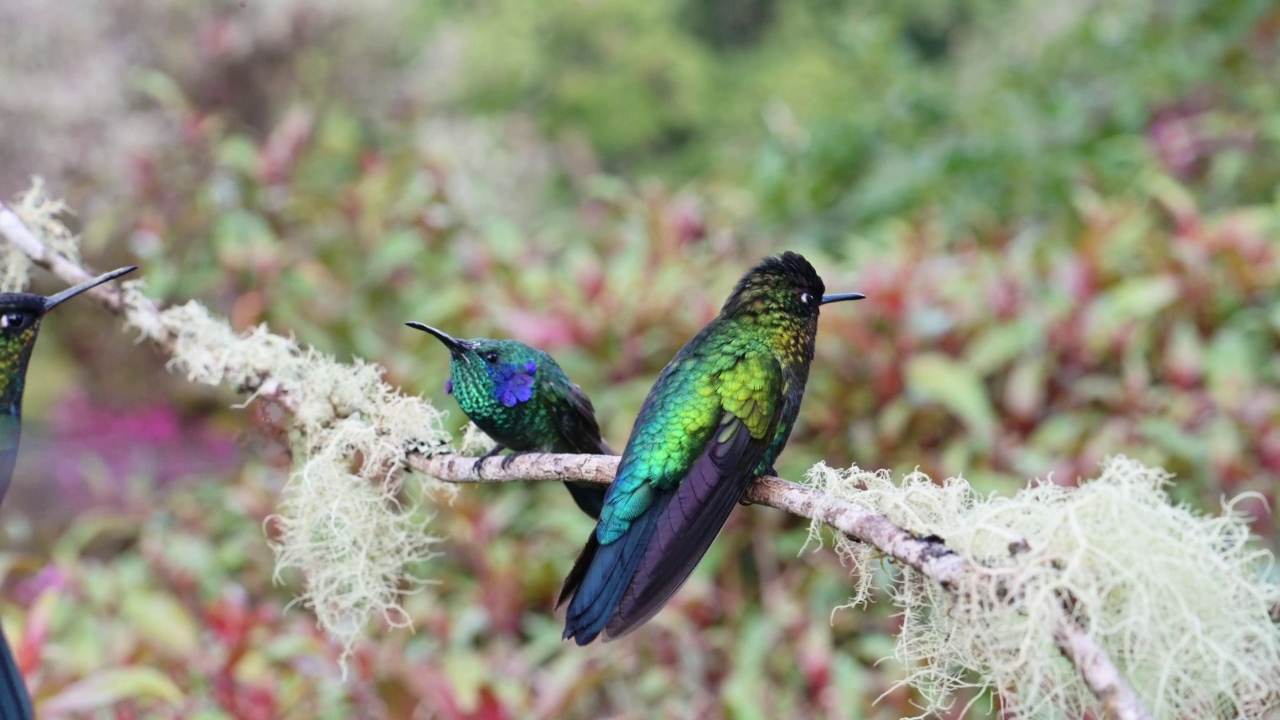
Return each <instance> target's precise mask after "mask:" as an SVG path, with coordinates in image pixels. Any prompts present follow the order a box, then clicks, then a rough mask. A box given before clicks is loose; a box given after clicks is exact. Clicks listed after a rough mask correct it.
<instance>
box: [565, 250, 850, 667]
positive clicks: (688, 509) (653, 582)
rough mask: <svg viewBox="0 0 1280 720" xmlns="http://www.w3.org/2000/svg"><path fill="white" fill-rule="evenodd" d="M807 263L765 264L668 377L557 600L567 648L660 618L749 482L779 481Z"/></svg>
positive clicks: (813, 322)
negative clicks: (764, 477) (774, 477)
mask: <svg viewBox="0 0 1280 720" xmlns="http://www.w3.org/2000/svg"><path fill="white" fill-rule="evenodd" d="M824 291H825V288H824V286H823V283H822V279H821V278H820V277H818V274H817V273H816V272H814V270H813V267H812V266H811V265H810V264H809V263H808V261H806V260H805V259H804V258H803V257H801V256H800V255H797V254H795V253H784V254H783V255H781V256H780V257H774V258H766V259H765V260H763V261H762V262H761V263H760V264H759V265H757V266H756V267H755V268H752V269H751V271H749V272H748V273H747V274H746V275H744V276H743V277H742V279H741V280H740V281H739V282H738V285H737V286H736V287H735V288H734V291H733V293H732V294H731V295H730V297H729V299H728V300H727V301H726V302H725V305H724V307H723V308H722V309H721V311H720V315H719V316H718V317H716V319H715V320H713V321H712V322H711V323H710V324H708V325H707V326H706V327H705V328H703V329H702V330H701V331H700V332H699V333H698V334H697V335H696V336H695V337H694V338H693V339H692V340H690V341H689V342H688V343H687V344H686V345H685V346H684V347H683V348H681V349H680V352H678V353H677V354H676V356H675V358H674V359H672V361H671V362H670V363H669V364H668V365H667V367H666V368H665V369H664V370H663V371H662V374H661V375H660V376H659V377H658V380H657V382H656V383H654V385H653V388H652V389H650V390H649V395H648V396H647V397H646V398H645V401H644V404H643V405H642V406H641V408H640V414H639V416H638V417H637V418H636V423H635V426H634V428H633V429H632V431H631V437H630V439H629V440H628V441H627V447H626V449H625V450H624V451H623V453H622V459H621V461H620V463H619V465H618V474H617V478H616V479H615V481H614V483H613V484H612V485H610V486H609V489H608V492H607V493H606V495H605V498H604V507H603V509H602V511H601V513H600V520H599V522H598V523H597V525H596V529H595V531H594V532H593V533H592V535H591V536H590V537H589V538H588V539H587V544H586V546H585V547H584V549H583V551H582V554H581V555H580V556H579V558H578V561H577V562H576V563H575V564H574V567H573V569H572V570H571V571H570V573H569V576H568V578H566V579H565V585H564V589H563V591H562V592H561V596H560V600H561V602H564V601H565V600H566V599H569V598H570V597H571V598H572V600H571V601H570V603H569V611H568V614H567V617H566V620H565V632H564V636H565V638H573V639H574V640H575V641H577V643H578V644H579V645H583V644H586V643H588V642H591V641H592V640H593V639H595V637H596V636H597V635H599V634H600V633H601V632H602V631H603V632H605V633H606V636H607V637H610V638H612V637H618V636H621V635H623V634H626V633H627V632H630V631H631V630H634V629H635V628H636V627H638V626H639V625H641V624H642V623H644V622H645V621H646V620H648V619H649V618H650V617H652V616H653V614H654V613H656V612H658V610H660V609H661V608H662V606H663V605H664V604H666V602H667V600H669V599H670V597H671V596H672V595H673V594H674V593H675V592H676V590H678V589H679V587H680V585H681V584H682V583H683V582H684V581H685V579H687V578H688V576H689V573H691V572H692V571H693V568H694V567H695V566H696V565H697V563H698V561H699V560H700V559H701V558H702V555H703V554H704V553H705V552H706V550H707V547H708V546H709V545H710V544H711V541H712V540H713V539H714V538H715V536H716V534H717V533H718V532H719V530H720V528H721V526H723V525H724V522H725V520H726V519H727V518H728V516H729V512H730V511H731V510H732V509H733V506H734V505H735V504H737V502H738V501H739V500H740V499H741V498H742V494H743V493H744V492H745V491H746V488H747V484H748V483H749V482H750V480H751V479H752V478H753V477H754V476H756V475H759V474H762V473H765V472H769V471H771V469H772V467H773V463H774V461H775V460H776V459H777V456H778V454H779V453H781V452H782V448H783V447H784V446H785V445H786V441H787V438H788V437H789V435H790V433H791V428H792V427H793V425H794V423H795V419H796V415H797V414H798V413H799V410H800V401H801V398H802V397H803V395H804V387H805V383H806V381H807V380H808V377H809V364H810V362H811V361H812V360H813V349H814V340H815V337H816V335H817V329H818V308H819V307H820V306H821V305H822V304H824V303H827V302H836V301H839V300H854V299H858V298H861V297H862V296H861V295H857V294H849V295H826V296H824V295H823V292H824Z"/></svg>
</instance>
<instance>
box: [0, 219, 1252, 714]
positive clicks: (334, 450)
mask: <svg viewBox="0 0 1280 720" xmlns="http://www.w3.org/2000/svg"><path fill="white" fill-rule="evenodd" d="M40 226H41V227H43V224H41V225H40ZM0 236H3V237H4V238H6V239H8V240H9V241H10V242H11V243H12V244H13V245H14V246H16V247H17V248H19V249H20V250H21V251H22V252H23V253H24V254H25V255H26V256H28V257H29V258H30V259H31V261H32V262H34V263H35V264H37V265H40V266H42V267H45V268H46V269H48V270H50V271H52V272H53V273H54V274H55V275H57V276H58V277H60V278H62V279H63V280H64V281H66V282H67V283H78V282H81V281H83V280H85V279H87V278H88V277H90V273H88V272H87V271H85V270H84V269H83V268H82V267H81V266H80V265H79V264H78V263H77V262H75V261H73V260H71V259H69V258H68V257H65V256H63V255H60V254H59V253H58V252H55V251H53V250H51V249H50V246H49V245H47V244H46V243H45V242H44V241H42V239H41V238H40V236H38V235H37V234H36V233H34V232H32V231H31V230H30V228H29V227H28V226H27V225H26V224H24V222H23V220H22V219H21V218H20V217H19V216H18V214H17V213H15V212H14V211H13V210H11V209H10V208H9V207H7V206H4V205H3V204H0ZM92 296H93V297H94V298H96V299H97V300H98V301H99V302H100V303H101V304H102V305H103V306H104V307H106V308H107V309H109V310H111V311H113V312H116V313H118V314H121V315H122V316H123V317H124V318H125V321H126V323H127V324H128V325H131V326H133V327H135V328H137V329H139V330H140V331H141V333H142V335H143V337H144V338H146V339H147V340H149V341H150V342H152V343H153V344H154V345H156V346H157V347H158V348H159V349H160V350H161V351H162V352H164V353H166V354H168V355H169V356H170V357H172V358H174V361H173V366H175V367H180V368H182V369H184V370H186V372H187V374H188V376H189V377H192V378H194V379H199V380H201V381H203V382H210V383H215V384H227V385H229V386H231V387H234V388H235V389H236V390H238V391H239V392H242V393H247V394H250V395H251V399H252V398H263V399H269V400H271V401H273V402H275V403H277V404H278V405H279V406H281V407H282V408H284V409H286V410H287V411H289V412H290V413H291V414H292V415H293V416H294V419H295V422H296V424H297V425H298V426H299V428H301V430H302V431H303V432H302V433H301V434H302V435H303V436H304V440H303V441H302V442H301V447H300V450H301V452H302V455H303V457H304V458H309V459H307V461H306V463H305V466H304V467H303V468H302V469H301V470H299V471H298V472H297V473H296V474H295V478H294V481H293V482H292V483H291V485H297V486H300V487H302V490H295V494H294V496H293V497H286V498H285V499H284V500H282V505H289V506H290V510H291V511H292V514H291V515H289V517H287V518H285V519H284V522H285V523H286V524H292V525H293V526H294V527H293V531H294V532H295V533H296V534H297V535H299V536H300V539H299V541H298V543H297V544H295V545H290V546H286V547H285V548H284V550H283V551H280V563H281V565H289V564H292V565H295V566H298V567H301V568H302V569H303V571H304V574H305V575H306V576H307V581H308V583H309V585H313V586H316V587H319V589H318V590H313V591H312V593H311V594H310V595H309V596H308V601H309V602H310V603H311V604H312V605H313V606H314V607H315V609H316V612H317V616H318V617H319V618H320V620H321V623H322V624H324V625H325V627H326V629H328V630H329V631H330V632H333V633H335V634H338V635H340V636H342V637H345V638H347V639H348V641H350V640H351V639H352V638H354V637H355V636H356V634H357V633H359V632H360V629H361V627H362V626H363V617H364V615H365V614H367V613H368V612H371V611H380V612H381V613H382V614H383V615H384V617H386V618H387V619H388V620H389V621H390V622H392V623H393V624H395V623H397V622H405V621H406V620H405V618H403V616H402V615H397V612H398V611H399V607H398V605H397V604H396V602H395V595H394V592H391V591H388V590H387V588H389V587H392V588H393V587H394V586H395V584H396V580H397V578H399V579H401V580H403V577H402V573H401V570H400V568H401V563H403V562H404V561H406V560H410V559H421V558H422V557H423V556H424V555H427V554H429V547H430V543H431V542H433V540H432V539H431V538H429V537H427V536H426V535H425V533H423V532H422V531H421V527H420V525H417V524H415V522H417V521H416V520H415V519H414V517H413V516H412V513H411V512H408V511H405V512H399V508H398V507H397V502H398V501H397V500H396V492H395V490H396V488H398V487H399V485H398V483H399V482H400V480H401V478H402V475H403V473H401V472H399V471H400V470H405V469H409V470H413V471H415V473H416V474H417V476H418V477H422V478H436V479H439V480H443V481H445V482H446V483H471V482H515V481H525V480H564V479H575V480H586V481H592V482H601V483H607V482H610V481H611V480H612V479H613V476H614V473H615V471H616V468H617V462H618V459H617V458H616V457H607V456H579V455H541V454H529V455H523V456H520V457H517V458H514V459H513V460H512V461H511V462H510V463H509V464H508V465H507V466H506V467H503V466H501V465H500V464H499V463H498V462H497V461H489V462H488V463H485V464H484V466H483V477H481V476H480V475H479V474H478V473H477V472H476V470H477V464H478V462H479V461H478V460H477V459H476V458H471V457H464V456H462V455H459V454H456V453H453V452H449V451H448V448H447V445H446V444H445V443H444V442H443V441H442V439H441V438H442V432H443V431H442V430H441V429H440V424H439V414H438V413H437V412H436V411H434V409H432V408H430V406H429V405H427V404H425V403H423V402H422V401H421V400H420V399H417V398H405V397H403V396H402V395H400V394H399V393H398V392H397V391H395V390H394V389H393V388H389V387H387V386H386V385H385V384H383V383H381V381H380V380H379V372H380V371H379V370H378V369H377V368H376V367H375V366H371V365H368V364H365V363H357V364H356V365H353V366H344V365H341V364H338V363H336V362H333V361H332V360H331V359H329V358H325V357H321V356H318V354H316V353H315V352H314V351H312V350H303V349H301V348H299V347H298V346H297V345H296V344H293V343H292V341H289V340H287V339H285V338H281V337H279V336H276V335H272V334H271V333H269V332H267V331H266V329H265V328H258V329H256V330H254V331H253V332H251V333H249V334H248V335H243V336H241V335H236V334H235V333H233V332H231V330H230V328H229V327H227V326H226V325H225V323H223V322H221V321H216V322H215V320H216V319H211V318H210V317H209V316H208V314H207V311H205V310H204V309H203V308H199V307H198V306H192V305H188V306H184V307H182V308H172V309H166V310H162V309H161V308H159V307H158V306H157V305H156V304H155V302H154V301H152V300H151V299H149V298H147V297H146V296H145V295H144V294H143V293H142V291H141V289H140V284H139V283H126V284H124V285H123V286H122V287H120V288H111V287H102V288H99V289H97V290H96V291H94V292H93V293H92ZM211 333H212V334H213V335H215V337H212V338H207V337H205V336H206V335H209V334H211ZM193 350H194V351H195V352H194V353H193ZM219 354H220V355H222V356H221V357H217V356H218V355H219ZM211 355H212V356H211ZM264 357H265V359H264ZM320 375H322V376H323V379H325V380H327V381H328V382H317V377H318V376H320ZM342 376H350V377H351V378H353V379H351V380H349V381H348V380H337V381H335V379H337V378H340V377H342ZM312 388H320V389H319V390H313V389H312ZM357 456H358V457H360V458H362V459H363V463H362V464H361V467H360V468H359V470H358V471H357V472H355V473H351V472H347V471H342V472H338V471H337V470H334V469H333V468H335V467H343V466H344V462H343V461H344V460H349V459H350V458H353V457H357ZM816 470H818V468H815V471H816ZM822 471H823V472H826V473H834V471H831V470H830V469H823V470H822ZM812 474H813V473H811V479H812ZM424 484H428V481H424ZM287 493H288V491H287ZM287 493H286V494H287ZM872 494H873V493H872ZM308 495H314V496H315V497H314V498H310V499H306V496H308ZM746 497H747V499H748V500H749V501H750V502H753V503H755V504H759V505H766V506H769V507H774V508H778V509H781V510H784V511H787V512H790V513H792V514H795V515H797V516H800V517H805V518H809V519H810V520H812V521H815V522H818V523H823V524H825V525H828V526H830V527H832V528H834V529H835V530H836V531H838V532H839V533H841V534H842V535H843V536H846V537H848V538H852V539H853V540H856V541H857V542H858V543H860V545H859V547H867V546H869V547H873V548H875V549H876V551H878V552H879V553H882V554H883V555H884V556H888V557H889V558H892V559H893V560H894V561H896V562H897V563H899V564H901V565H902V566H904V567H907V568H911V569H912V570H913V571H914V572H915V573H917V574H918V575H919V576H922V577H923V578H928V581H930V582H931V583H932V585H933V586H934V587H935V588H938V589H939V590H938V592H940V593H941V594H940V595H932V594H930V595H929V596H930V597H934V598H935V600H936V601H938V602H944V601H942V600H941V599H940V598H943V597H953V598H961V597H966V598H970V599H972V598H973V597H975V596H979V595H981V596H982V597H983V598H985V599H983V600H982V602H983V603H988V604H987V605H981V606H982V607H989V608H993V609H994V607H995V606H994V605H992V604H991V603H998V604H999V605H1001V606H1003V607H1004V609H1008V608H1013V609H1014V611H1015V612H1021V610H1019V609H1020V608H1022V603H1023V602H1024V601H1028V598H1026V597H1025V595H1024V590H1023V588H1022V587H1017V586H1012V585H1005V584H1004V583H1003V581H997V582H995V583H994V584H993V582H992V578H993V576H995V575H999V572H997V571H994V570H993V569H992V568H990V567H987V566H986V565H985V564H984V562H983V561H979V560H975V559H974V555H973V553H972V552H971V551H969V552H966V553H965V554H961V553H957V552H956V551H954V550H953V549H952V548H950V547H948V546H947V545H946V544H945V542H944V541H943V540H942V539H940V538H936V537H920V536H918V535H916V534H913V533H912V532H910V531H909V530H908V529H907V528H906V527H904V526H903V523H901V522H895V521H894V520H891V519H890V517H889V516H888V515H886V514H885V513H882V512H877V509H880V507H879V506H876V507H875V508H874V509H873V508H872V507H868V506H867V505H865V504H860V502H861V500H860V499H859V498H858V497H856V496H852V497H851V496H849V495H847V494H844V495H842V496H841V497H837V496H835V495H834V494H833V493H832V492H830V486H826V485H823V486H821V487H818V488H815V487H810V486H806V485H800V484H797V483H793V482H789V481H787V480H783V479H780V478H771V477H764V478H758V479H757V480H756V481H755V482H754V483H753V484H752V485H751V487H750V488H749V490H748V492H747V496H746ZM300 498H303V499H300ZM353 508H354V509H353ZM342 512H350V513H354V514H356V515H358V514H359V513H365V514H370V515H378V517H377V518H376V519H377V520H378V522H380V523H384V524H389V526H390V527H391V529H392V530H393V531H394V532H383V533H380V534H379V536H378V537H377V538H374V539H369V540H368V542H365V541H364V540H360V542H356V543H354V544H353V543H352V542H351V541H352V539H353V536H357V537H356V539H359V538H362V537H363V535H364V534H362V533H360V532H358V530H359V529H360V528H354V530H355V531H357V532H347V533H344V534H343V535H342V537H341V538H338V539H333V540H334V542H329V540H331V538H324V537H320V538H318V537H317V528H324V527H336V526H337V525H338V524H337V523H335V522H334V520H335V518H337V519H338V520H345V519H349V518H350V517H352V515H341V514H340V513H342ZM886 512H887V511H886ZM282 513H285V510H284V509H283V508H282ZM895 517H896V516H895ZM905 524H907V525H911V523H910V522H907V523H905ZM379 528H383V525H379ZM926 532H927V531H926ZM366 534H367V533H366ZM338 546H341V547H344V548H349V551H348V552H346V554H344V555H343V556H341V557H340V558H339V559H340V560H341V562H342V563H346V564H348V565H355V566H357V569H356V570H350V569H347V570H344V572H345V573H346V574H337V573H332V572H328V571H327V570H326V568H325V565H326V563H333V562H335V555H334V552H335V551H334V550H333V548H334V547H338ZM962 546H963V545H956V547H962ZM1025 547H1026V543H1025V541H1022V540H1020V539H1019V538H1016V537H1011V538H1009V539H1008V548H1007V550H1008V552H1007V554H1008V555H1010V556H1015V555H1018V554H1019V553H1020V552H1024V551H1025ZM316 548H319V550H318V551H314V552H313V550H314V549H316ZM842 549H847V547H845V548H842ZM913 582H914V581H913ZM992 587H995V588H996V589H997V590H996V592H995V593H993V594H984V593H989V591H990V588H992ZM974 588H980V589H979V590H975V589H974ZM389 592H391V594H390V596H388V593H389ZM317 598H320V600H317ZM1052 598H1053V599H1052V600H1051V605H1050V608H1049V612H1048V613H1047V614H1046V613H1045V612H1043V609H1044V605H1043V603H1042V604H1041V605H1040V606H1038V607H1039V608H1040V612H1039V614H1036V615H1034V617H1036V618H1039V619H1040V620H1041V621H1042V624H1041V625H1040V627H1048V626H1049V625H1052V628H1051V636H1052V641H1053V644H1056V646H1057V648H1058V649H1059V650H1060V651H1061V653H1062V655H1063V656H1065V657H1066V658H1067V659H1068V660H1069V661H1070V662H1071V664H1072V665H1073V666H1074V667H1075V670H1076V672H1077V673H1078V675H1079V677H1080V679H1081V681H1082V682H1083V684H1084V687H1087V689H1088V690H1087V692H1086V693H1085V697H1088V694H1089V693H1091V694H1092V696H1093V697H1095V698H1096V699H1097V701H1098V705H1099V706H1100V707H1101V708H1102V709H1104V711H1105V712H1106V713H1107V715H1108V716H1109V717H1112V718H1118V719H1125V720H1128V719H1135V720H1136V719H1140V718H1149V717H1151V715H1150V714H1149V713H1148V712H1147V710H1146V709H1145V708H1144V706H1143V704H1142V703H1141V701H1140V700H1139V698H1138V695H1137V693H1135V691H1134V689H1133V688H1132V687H1131V685H1130V684H1129V682H1128V681H1127V680H1126V679H1125V677H1124V675H1123V674H1122V673H1121V671H1120V670H1119V668H1118V667H1117V665H1116V664H1115V663H1114V662H1113V661H1112V659H1111V657H1110V656H1109V655H1108V653H1107V652H1106V650H1105V649H1104V647H1103V645H1102V644H1101V643H1099V642H1098V641H1097V639H1096V638H1095V637H1093V636H1091V635H1090V632H1089V630H1088V629H1087V627H1089V626H1090V625H1089V622H1088V618H1087V615H1086V614H1085V613H1084V611H1083V609H1082V608H1081V607H1077V606H1078V605H1082V603H1079V602H1078V601H1077V599H1076V597H1075V596H1074V595H1073V594H1072V593H1071V591H1070V590H1069V589H1060V590H1059V591H1058V592H1057V593H1056V594H1055V595H1053V596H1052ZM944 604H945V603H944ZM1272 612H1273V614H1274V613H1275V610H1274V608H1273V610H1272ZM1025 617H1032V616H1031V615H1030V614H1027V615H1025ZM904 632H905V630H904ZM1126 662H1130V663H1131V662H1132V659H1129V660H1127V661H1126ZM1126 667H1129V665H1126ZM1013 689H1014V691H1015V692H1016V691H1017V688H1016V687H1015V688H1013ZM1081 691H1082V692H1084V690H1083V688H1082V689H1081Z"/></svg>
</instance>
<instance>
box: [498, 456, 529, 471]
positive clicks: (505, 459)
mask: <svg viewBox="0 0 1280 720" xmlns="http://www.w3.org/2000/svg"><path fill="white" fill-rule="evenodd" d="M527 454H528V453H524V452H513V453H511V454H510V455H507V456H505V457H503V458H502V462H501V463H498V467H500V468H502V469H503V470H506V469H507V468H509V467H511V461H512V460H515V459H516V458H518V457H520V456H521V455H527Z"/></svg>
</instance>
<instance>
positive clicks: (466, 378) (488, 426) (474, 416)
mask: <svg viewBox="0 0 1280 720" xmlns="http://www.w3.org/2000/svg"><path fill="white" fill-rule="evenodd" d="M405 324H406V325H408V326H409V327H411V328H414V329H415V330H421V331H423V332H425V333H429V334H431V335H433V336H435V338H436V339H437V340H439V341H440V342H442V343H444V346H445V347H446V348H448V349H449V354H450V356H451V362H450V374H449V380H448V381H447V382H446V383H445V392H447V393H451V394H452V395H453V397H454V399H456V400H457V401H458V405H459V406H460V407H461V408H462V412H464V413H466V414H467V417H469V418H471V422H474V423H475V424H476V426H477V427H479V428H480V429H481V430H483V431H484V432H485V434H486V435H488V436H489V437H491V438H493V439H494V440H495V441H497V443H498V445H497V447H495V448H494V449H493V450H492V451H490V452H489V454H488V455H485V457H486V458H487V457H490V456H492V455H495V454H497V453H499V452H501V451H503V450H506V449H510V450H514V451H516V452H517V453H520V452H533V451H537V452H553V453H578V454H586V455H612V454H613V451H612V450H610V449H609V446H608V445H606V444H605V442H604V440H601V439H600V425H599V424H598V423H597V422H596V412H595V408H593V407H592V406H591V399H590V398H588V397H587V394H586V393H584V392H582V388H580V387H578V386H577V385H575V384H574V383H573V381H571V380H569V376H568V375H565V373H564V370H561V369H560V366H559V365H557V364H556V361H555V360H553V359H552V358H551V356H550V355H548V354H546V353H545V352H543V351H541V350H539V349H537V348H533V347H529V346H528V345H526V344H524V343H522V342H519V341H517V340H490V339H488V338H475V339H472V340H460V339H458V338H455V337H453V336H451V335H449V334H448V333H445V332H443V331H441V330H437V329H436V328H433V327H431V326H430V325H424V324H422V323H420V322H408V323H405ZM514 457H515V455H508V456H507V457H506V458H504V459H503V461H502V462H503V466H504V467H505V466H506V464H507V463H509V462H511V459H512V458H514ZM565 487H567V488H569V493H570V494H571V495H573V500H574V502H576V503H578V507H579V508H582V512H584V513H586V514H588V515H590V516H591V517H593V518H597V517H600V506H601V504H602V503H603V502H604V492H605V486H604V485H600V484H597V483H587V482H566V483H565Z"/></svg>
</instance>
